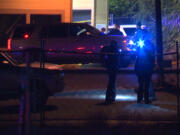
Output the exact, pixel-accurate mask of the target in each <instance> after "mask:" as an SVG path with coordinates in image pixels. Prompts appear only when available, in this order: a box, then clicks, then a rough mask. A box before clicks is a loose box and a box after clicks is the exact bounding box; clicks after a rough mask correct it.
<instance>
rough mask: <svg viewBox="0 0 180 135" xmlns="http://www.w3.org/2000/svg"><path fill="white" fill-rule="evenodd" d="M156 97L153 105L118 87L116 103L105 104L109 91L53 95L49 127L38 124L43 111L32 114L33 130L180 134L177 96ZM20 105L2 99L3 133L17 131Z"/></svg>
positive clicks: (47, 113)
mask: <svg viewBox="0 0 180 135" xmlns="http://www.w3.org/2000/svg"><path fill="white" fill-rule="evenodd" d="M156 96H157V100H156V101H154V102H153V103H152V104H149V105H146V104H137V103H136V93H135V91H134V90H133V89H124V90H123V89H118V91H117V97H116V102H115V103H114V104H111V105H104V97H105V90H102V89H94V90H89V89H88V90H81V91H64V92H62V93H57V94H55V95H54V96H52V97H50V98H49V100H48V103H47V105H46V107H45V124H46V127H43V128H40V127H39V126H38V125H39V118H40V117H39V113H36V114H32V117H31V118H32V120H33V125H34V126H33V131H34V132H36V133H38V134H39V133H43V134H45V133H46V134H47V135H50V133H54V135H56V134H60V133H61V134H81V133H82V134H85V133H86V132H87V133H86V134H90V133H91V134H92V133H94V134H104V135H112V134H117V135H118V134H120V133H121V132H120V130H121V131H122V132H123V133H124V134H128V133H133V132H136V133H145V131H146V130H148V131H149V133H153V134H154V133H158V134H163V133H165V132H166V133H168V134H171V133H173V132H174V133H177V132H178V133H179V131H178V128H177V126H178V122H177V112H176V107H177V104H176V95H174V94H171V93H168V92H163V91H158V92H156ZM18 105H19V101H18V100H8V101H0V108H1V109H0V120H1V121H0V129H1V130H0V133H2V134H1V135H6V134H7V133H9V132H10V131H13V130H14V132H15V131H17V120H18ZM79 127H81V128H79ZM142 127H143V128H142ZM157 127H159V128H157ZM9 129H12V130H9ZM60 129H61V130H60ZM128 129H131V131H129V130H128ZM137 129H138V130H137ZM145 129H146V130H145ZM92 131H93V132H92ZM105 131H106V132H105ZM132 131H133V132H132ZM164 131H165V132H164ZM163 135H164V134H163Z"/></svg>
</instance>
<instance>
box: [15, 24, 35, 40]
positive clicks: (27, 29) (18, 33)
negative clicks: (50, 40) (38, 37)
mask: <svg viewBox="0 0 180 135" xmlns="http://www.w3.org/2000/svg"><path fill="white" fill-rule="evenodd" d="M34 30H35V27H34V26H24V27H17V28H16V29H15V31H14V34H13V37H14V38H22V37H24V34H28V35H29V36H30V35H31V34H32V33H33V31H34Z"/></svg>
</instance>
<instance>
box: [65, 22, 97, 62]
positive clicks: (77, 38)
mask: <svg viewBox="0 0 180 135" xmlns="http://www.w3.org/2000/svg"><path fill="white" fill-rule="evenodd" d="M69 29H70V33H69V34H70V40H69V42H68V44H69V47H70V48H69V49H70V50H71V51H75V52H76V53H77V54H76V55H74V59H79V60H82V61H83V60H85V61H88V60H91V59H92V57H93V54H92V53H93V52H95V49H96V46H97V45H98V42H97V39H96V37H95V36H94V35H93V33H92V32H91V31H89V30H88V29H87V28H86V27H85V26H84V25H83V24H70V26H69Z"/></svg>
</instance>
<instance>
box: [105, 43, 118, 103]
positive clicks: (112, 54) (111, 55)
mask: <svg viewBox="0 0 180 135" xmlns="http://www.w3.org/2000/svg"><path fill="white" fill-rule="evenodd" d="M102 52H103V53H105V54H104V55H103V59H104V62H103V63H104V65H105V67H106V69H107V73H108V78H109V81H108V86H107V90H106V99H105V103H106V104H111V103H113V102H114V101H115V98H116V78H117V73H118V68H119V55H118V53H119V48H118V45H117V42H116V41H114V40H113V41H111V43H110V46H107V47H104V48H103V50H102Z"/></svg>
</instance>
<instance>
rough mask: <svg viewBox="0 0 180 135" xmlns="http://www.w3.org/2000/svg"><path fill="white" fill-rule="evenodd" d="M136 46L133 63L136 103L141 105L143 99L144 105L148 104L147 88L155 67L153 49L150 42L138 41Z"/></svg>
mask: <svg viewBox="0 0 180 135" xmlns="http://www.w3.org/2000/svg"><path fill="white" fill-rule="evenodd" d="M138 44H139V46H138V48H137V58H136V62H135V72H136V75H137V77H138V83H139V87H138V93H137V103H141V101H142V99H143V98H144V100H145V104H149V103H150V100H149V87H150V83H151V78H152V73H153V69H154V65H155V49H154V45H153V44H152V42H151V41H150V40H145V41H144V42H143V41H141V42H140V41H139V43H138Z"/></svg>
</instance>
